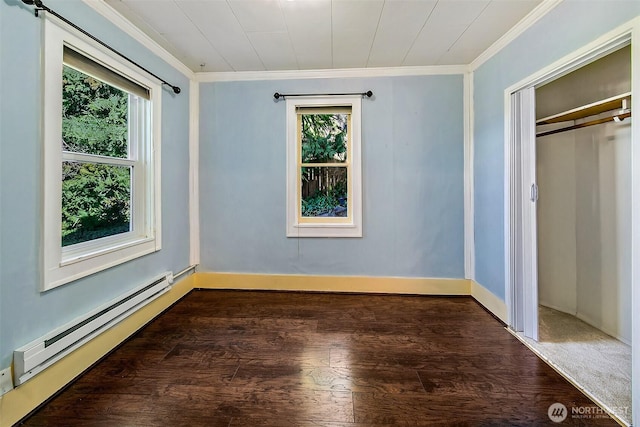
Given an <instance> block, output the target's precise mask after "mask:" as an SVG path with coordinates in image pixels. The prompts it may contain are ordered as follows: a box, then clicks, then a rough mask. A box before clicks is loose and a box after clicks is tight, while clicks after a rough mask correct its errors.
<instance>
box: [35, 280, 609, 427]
mask: <svg viewBox="0 0 640 427" xmlns="http://www.w3.org/2000/svg"><path fill="white" fill-rule="evenodd" d="M554 402H560V403H563V404H564V405H566V406H567V408H568V409H569V410H570V411H571V409H572V408H580V407H588V408H595V405H594V404H593V402H591V401H590V400H589V399H588V398H586V397H585V396H584V395H583V394H582V393H581V392H580V391H579V390H577V389H576V388H575V387H573V386H572V385H571V384H569V383H568V382H567V381H566V380H564V379H563V378H562V377H561V376H559V375H558V374H557V373H556V372H555V371H553V370H552V369H551V368H550V367H549V366H548V365H546V364H545V363H544V362H543V361H541V360H540V359H539V358H538V357H537V356H535V355H534V354H533V353H532V352H531V351H529V350H528V349H527V348H526V347H525V346H524V345H522V343H520V342H519V341H518V340H517V339H515V338H514V337H513V336H512V335H511V334H510V333H509V332H507V331H506V330H505V329H504V326H503V325H502V324H501V323H500V322H498V321H497V320H496V319H495V318H493V317H492V316H491V315H490V314H488V313H487V312H486V311H484V309H482V308H481V307H480V306H479V305H478V304H477V303H476V302H475V301H474V300H472V299H471V298H464V297H462V298H458V297H456V298H446V297H419V296H397V295H343V294H318V293H297V292H291V293H286V292H255V291H194V292H192V293H190V294H188V295H187V296H186V297H185V298H184V299H183V300H181V301H180V302H179V303H178V304H176V305H174V306H173V307H172V308H171V309H169V310H168V311H167V312H165V313H164V314H163V315H162V316H161V317H159V318H158V319H156V320H154V321H153V322H151V323H150V324H149V325H147V326H146V327H145V328H144V329H143V330H141V331H139V332H138V333H137V334H135V335H134V336H133V337H132V338H131V339H130V340H129V341H128V342H126V343H125V344H123V345H122V346H120V347H119V348H118V349H116V350H115V351H114V352H113V353H112V354H111V355H109V356H108V357H106V358H105V359H104V360H103V361H101V362H100V363H99V364H98V365H96V366H95V367H94V368H92V369H91V370H90V371H88V372H87V373H86V374H85V375H83V376H82V377H81V378H79V379H78V380H77V381H76V382H75V383H74V384H72V385H71V386H70V387H68V388H67V389H66V390H64V391H63V392H62V393H60V394H59V395H58V396H57V397H55V398H54V399H52V400H51V401H50V402H48V403H47V404H46V405H45V406H43V407H42V408H41V409H40V410H39V411H37V412H36V413H35V414H33V415H32V416H31V417H30V418H28V419H26V420H24V423H23V425H26V426H52V425H56V426H60V425H64V426H80V425H83V426H167V425H170V426H229V425H231V426H258V427H260V426H263V427H271V426H273V427H275V426H278V427H282V426H301V427H311V426H325V427H338V426H350V427H363V426H367V427H378V426H389V425H413V426H432V425H451V424H456V425H470V426H475V425H523V426H524V425H551V424H552V423H551V421H550V419H549V417H548V416H547V410H548V408H549V405H550V404H551V403H554ZM564 424H567V425H615V423H614V422H613V420H611V419H610V418H608V417H604V418H592V419H579V418H574V417H570V418H568V419H567V420H565V422H564Z"/></svg>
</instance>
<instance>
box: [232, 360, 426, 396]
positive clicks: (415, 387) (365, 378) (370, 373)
mask: <svg viewBox="0 0 640 427" xmlns="http://www.w3.org/2000/svg"><path fill="white" fill-rule="evenodd" d="M230 385H231V386H233V387H244V388H246V389H247V390H262V391H269V390H275V389H279V390H287V391H289V392H291V393H296V392H300V391H302V390H325V391H376V392H385V393H424V392H425V391H424V388H423V386H422V382H421V380H420V377H419V376H418V375H417V373H416V372H415V371H412V370H407V369H367V368H358V367H354V368H330V367H299V366H294V365H289V366H277V367H262V366H260V367H256V366H244V365H240V367H239V369H238V372H237V373H236V375H235V376H234V378H233V381H231V382H230Z"/></svg>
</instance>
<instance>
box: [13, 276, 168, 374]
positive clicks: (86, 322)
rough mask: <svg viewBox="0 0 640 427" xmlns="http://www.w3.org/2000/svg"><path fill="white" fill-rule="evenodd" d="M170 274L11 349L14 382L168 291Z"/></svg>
mask: <svg viewBox="0 0 640 427" xmlns="http://www.w3.org/2000/svg"><path fill="white" fill-rule="evenodd" d="M172 283H173V274H172V273H171V272H167V273H164V274H162V275H160V276H158V277H156V278H155V279H153V280H152V281H150V283H146V284H144V285H141V286H138V287H137V288H135V289H133V290H131V291H130V292H127V293H126V294H124V295H121V296H120V297H118V298H116V299H114V300H112V301H109V302H108V303H106V304H104V305H101V306H100V307H98V308H96V309H95V310H92V311H91V312H89V313H87V314H85V315H84V316H81V317H79V318H77V319H75V320H73V321H71V322H69V323H67V324H66V325H63V326H61V327H59V328H57V329H55V330H53V331H51V332H49V333H48V334H46V335H45V336H43V337H41V338H38V339H37V340H35V341H32V342H30V343H29V344H27V345H25V346H23V347H21V348H19V349H17V350H15V351H14V352H13V370H14V384H15V385H16V386H18V385H20V384H23V383H24V382H25V381H27V380H29V379H30V378H31V377H33V376H34V375H36V374H38V373H39V372H41V371H42V370H44V369H45V368H47V367H48V366H50V365H52V364H53V363H55V362H56V361H58V360H60V359H61V358H63V357H64V356H65V355H67V354H69V353H70V352H72V351H73V350H75V349H76V348H78V347H80V346H81V345H82V344H84V343H86V342H87V341H89V340H91V339H92V338H93V337H95V336H97V335H99V334H100V333H102V332H104V331H106V330H107V329H109V328H110V327H111V326H113V325H115V324H116V323H118V322H120V321H121V320H123V319H125V318H126V317H128V316H129V315H131V314H132V313H134V312H135V311H137V310H139V309H140V308H141V307H143V306H145V305H147V304H148V303H150V302H151V301H153V300H154V299H156V298H158V297H159V296H160V295H162V294H164V293H165V292H167V291H169V289H170V288H171V284H172Z"/></svg>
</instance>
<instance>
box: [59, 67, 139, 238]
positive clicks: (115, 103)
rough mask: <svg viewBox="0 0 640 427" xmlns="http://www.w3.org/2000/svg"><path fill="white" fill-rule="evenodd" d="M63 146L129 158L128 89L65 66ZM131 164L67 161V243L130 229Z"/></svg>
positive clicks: (64, 217)
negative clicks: (124, 89) (129, 165)
mask: <svg viewBox="0 0 640 427" xmlns="http://www.w3.org/2000/svg"><path fill="white" fill-rule="evenodd" d="M62 80H63V89H62V93H63V96H62V99H63V102H62V104H63V105H62V110H63V111H62V115H63V117H62V147H61V148H62V150H63V151H67V152H72V153H83V154H89V155H97V156H107V157H114V158H127V157H128V155H129V144H128V123H127V120H128V103H129V94H128V93H127V92H124V91H122V90H120V89H118V88H115V87H113V86H111V85H109V84H107V83H104V82H102V81H100V80H98V79H95V78H93V77H91V76H88V75H86V74H84V73H81V72H79V71H77V70H75V69H73V68H71V67H68V66H64V69H63V79H62ZM130 224H131V168H130V167H128V166H118V165H111V164H95V163H91V162H85V161H64V162H63V164H62V246H68V245H72V244H75V243H80V242H85V241H89V240H93V239H97V238H100V237H106V236H111V235H114V234H119V233H123V232H127V231H129V230H130V227H131V226H130Z"/></svg>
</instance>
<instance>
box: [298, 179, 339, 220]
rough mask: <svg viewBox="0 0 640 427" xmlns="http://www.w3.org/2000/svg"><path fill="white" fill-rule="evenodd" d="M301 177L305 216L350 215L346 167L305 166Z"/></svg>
mask: <svg viewBox="0 0 640 427" xmlns="http://www.w3.org/2000/svg"><path fill="white" fill-rule="evenodd" d="M301 177H302V179H301V181H302V182H301V192H300V194H301V196H302V197H301V198H302V206H301V212H302V216H303V217H335V216H339V217H346V216H348V211H347V209H348V207H347V188H348V186H347V168H346V167H303V168H302V170H301Z"/></svg>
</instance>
